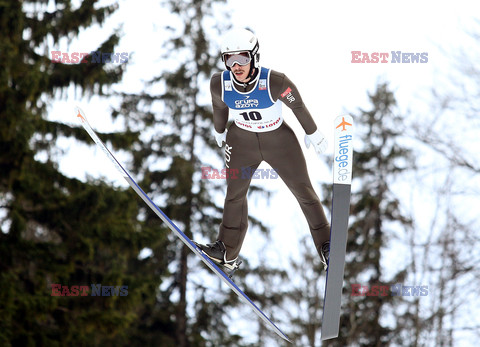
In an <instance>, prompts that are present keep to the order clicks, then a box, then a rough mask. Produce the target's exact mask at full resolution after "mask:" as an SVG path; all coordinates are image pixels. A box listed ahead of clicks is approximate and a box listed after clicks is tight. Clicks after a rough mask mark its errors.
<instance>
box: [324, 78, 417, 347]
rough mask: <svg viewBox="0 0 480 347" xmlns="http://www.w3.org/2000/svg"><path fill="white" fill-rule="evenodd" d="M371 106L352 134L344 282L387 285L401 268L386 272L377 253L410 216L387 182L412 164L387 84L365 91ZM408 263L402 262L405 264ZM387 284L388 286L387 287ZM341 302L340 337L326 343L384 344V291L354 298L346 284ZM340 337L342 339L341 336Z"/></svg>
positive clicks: (390, 300)
mask: <svg viewBox="0 0 480 347" xmlns="http://www.w3.org/2000/svg"><path fill="white" fill-rule="evenodd" d="M369 99H370V102H371V104H372V109H371V110H368V111H364V110H361V111H360V114H359V115H358V116H354V118H355V120H356V122H355V123H356V130H355V134H356V137H357V138H358V140H359V141H357V145H356V148H355V153H354V167H353V172H354V180H356V183H355V184H354V187H355V185H356V186H358V187H360V188H359V190H358V191H354V192H353V194H352V205H351V219H352V223H351V226H350V230H349V234H348V235H349V236H348V241H347V250H348V254H347V266H346V268H345V280H346V283H347V285H350V286H351V285H352V284H360V285H364V286H365V285H366V286H368V287H369V288H372V286H375V285H380V286H381V285H385V284H386V283H397V282H403V280H404V278H405V271H403V270H402V271H399V272H398V273H396V274H391V273H387V272H386V271H385V269H383V268H382V265H381V257H382V254H383V252H384V251H385V249H386V247H387V243H388V241H389V240H390V239H391V235H392V233H393V232H394V230H395V228H394V227H393V225H396V226H397V227H398V228H403V229H407V228H408V227H409V226H410V225H411V220H410V219H409V218H408V217H406V216H404V215H403V214H402V211H401V208H400V207H401V206H400V201H399V198H398V197H397V196H395V194H394V191H393V189H392V186H393V184H394V181H395V179H396V178H397V177H398V176H399V175H401V174H402V173H403V172H405V171H406V170H408V169H411V167H412V165H413V164H412V160H413V159H412V154H411V151H410V150H409V149H408V148H405V147H402V146H401V145H400V144H401V138H402V134H403V132H402V128H403V117H402V116H401V115H400V114H399V113H398V109H397V108H396V100H395V97H394V95H393V93H392V92H391V91H390V90H389V88H388V85H387V84H386V83H384V84H380V85H378V86H377V89H376V91H375V93H374V94H371V95H369ZM407 266H408V264H405V268H406V267H407ZM387 286H388V285H387ZM345 294H346V296H347V297H344V299H343V300H344V301H343V302H345V303H346V305H345V308H344V311H343V314H342V317H341V326H340V338H339V339H336V340H335V341H332V342H331V343H328V344H326V345H328V346H330V345H331V346H348V345H359V346H387V345H389V343H390V342H391V338H392V328H391V326H390V325H387V324H385V323H384V322H383V321H382V319H384V317H385V316H386V312H387V311H388V310H389V309H390V308H391V307H392V306H393V305H395V303H396V302H395V300H394V297H392V296H391V293H390V292H388V293H386V295H385V293H382V292H381V291H380V292H379V293H377V295H372V296H367V295H362V296H353V295H352V294H353V292H352V288H351V287H350V288H346V293H345ZM342 337H343V338H342Z"/></svg>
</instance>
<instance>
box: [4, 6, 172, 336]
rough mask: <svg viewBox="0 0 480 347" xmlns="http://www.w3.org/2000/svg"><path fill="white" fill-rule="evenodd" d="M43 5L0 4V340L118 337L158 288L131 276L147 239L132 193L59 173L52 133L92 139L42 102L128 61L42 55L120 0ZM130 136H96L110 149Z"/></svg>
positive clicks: (110, 44)
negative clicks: (104, 293)
mask: <svg viewBox="0 0 480 347" xmlns="http://www.w3.org/2000/svg"><path fill="white" fill-rule="evenodd" d="M49 8H50V7H48V6H47V3H46V2H45V1H3V2H1V3H0V100H1V102H0V218H1V220H0V227H1V233H0V273H1V276H0V287H1V288H2V290H1V291H0V345H2V346H9V345H12V346H32V345H37V344H38V345H46V346H64V345H71V344H75V345H79V346H83V345H85V346H87V345H88V346H92V345H101V344H105V343H109V344H110V343H111V344H114V343H115V341H122V338H124V337H125V331H126V328H127V327H128V326H129V325H130V324H132V322H134V321H135V320H136V315H137V314H139V313H138V312H137V311H136V307H137V304H138V302H140V301H141V300H143V297H142V296H144V295H146V293H148V291H153V292H154V291H155V287H157V286H158V280H157V282H156V283H155V284H154V283H153V282H152V280H151V278H150V277H149V278H141V277H139V276H137V275H136V273H135V268H136V267H138V266H139V265H141V261H139V260H137V256H138V253H139V251H140V250H141V249H142V248H143V247H144V244H145V243H146V242H150V241H151V240H152V239H154V237H153V236H152V235H151V234H139V233H138V232H137V230H138V229H139V228H140V221H139V219H138V215H139V211H138V205H137V203H136V202H135V200H134V198H133V196H134V193H133V192H130V191H127V192H125V191H122V190H116V189H113V188H112V187H110V186H108V185H106V184H104V183H101V182H96V181H92V180H90V181H88V182H81V181H79V180H77V179H74V178H71V177H67V176H65V175H64V174H63V173H62V172H60V171H59V169H58V163H57V162H56V157H55V154H54V153H55V149H56V146H57V145H56V142H57V139H59V138H61V137H63V138H76V139H78V140H80V141H88V143H90V144H91V141H90V140H89V139H88V138H87V136H86V134H85V133H84V131H83V130H82V129H79V128H75V127H70V126H68V125H66V124H64V123H60V122H54V121H50V120H48V119H47V117H46V110H47V106H48V105H49V103H50V102H51V100H52V98H53V97H54V96H56V95H58V94H57V92H62V91H64V90H66V88H67V87H69V86H71V85H74V86H76V87H77V88H78V89H79V90H81V91H82V92H83V93H89V94H95V93H100V94H102V93H104V87H105V86H109V85H111V84H113V83H116V82H118V81H120V79H121V77H122V73H123V69H124V67H123V66H122V65H116V66H113V67H109V68H108V69H107V68H106V66H105V64H104V63H94V62H93V61H92V60H91V57H87V58H86V61H87V63H79V64H61V63H53V62H52V60H51V57H50V56H49V54H48V53H45V52H50V50H51V49H52V45H56V44H57V43H59V42H60V41H62V40H71V39H73V38H75V37H76V36H77V35H78V34H79V32H80V30H82V29H86V28H88V27H89V26H91V25H92V24H93V23H99V24H101V23H102V22H104V20H105V19H106V18H107V17H108V16H109V15H110V14H112V13H113V12H114V11H115V9H116V6H106V7H99V6H98V5H97V3H96V1H93V0H90V1H83V2H81V5H80V7H78V8H75V7H74V6H73V4H72V2H71V1H61V2H57V3H56V5H55V9H54V10H53V11H50V10H49ZM118 41H119V36H118V35H117V34H116V33H114V34H112V35H111V36H110V37H109V38H108V39H107V40H106V41H105V42H103V43H102V44H101V45H100V46H99V47H92V48H94V49H92V51H101V52H113V51H114V47H115V45H116V44H117V43H118ZM72 113H73V111H72ZM72 117H73V115H72ZM137 137H138V134H135V133H131V132H130V133H125V134H122V135H121V136H119V135H116V134H104V135H103V138H104V140H108V141H109V143H110V144H112V145H113V146H115V147H116V148H128V146H130V145H131V144H132V143H133V142H134V141H135V139H136V138H137ZM82 159H83V158H82ZM86 160H88V158H87V159H86ZM55 284H60V285H62V286H67V287H68V288H69V290H68V292H67V291H66V290H65V289H62V290H61V292H62V293H65V294H67V293H70V291H71V290H72V286H81V285H86V286H89V287H90V289H89V290H88V293H87V296H78V297H77V296H52V293H53V286H54V285H55ZM98 284H101V285H107V286H108V285H111V286H121V285H126V286H128V295H127V296H125V297H123V296H112V297H92V296H91V295H90V294H91V292H92V285H98ZM64 290H65V291H64ZM164 320H166V321H168V320H169V317H165V318H164ZM167 334H168V332H167Z"/></svg>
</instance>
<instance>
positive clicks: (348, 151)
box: [334, 117, 353, 184]
mask: <svg viewBox="0 0 480 347" xmlns="http://www.w3.org/2000/svg"><path fill="white" fill-rule="evenodd" d="M347 119H349V117H347ZM335 130H336V132H335V137H336V146H335V151H336V153H335V156H334V183H340V184H342V183H344V184H350V182H351V177H352V176H351V172H352V154H353V153H352V151H353V149H352V147H353V146H352V143H351V141H352V139H353V135H352V134H351V132H352V123H351V122H350V123H349V122H347V121H346V120H345V117H342V122H340V123H339V124H338V125H337V126H336V128H335Z"/></svg>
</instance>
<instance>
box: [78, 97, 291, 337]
mask: <svg viewBox="0 0 480 347" xmlns="http://www.w3.org/2000/svg"><path fill="white" fill-rule="evenodd" d="M75 112H76V116H77V117H78V118H79V119H80V121H81V122H82V126H83V128H84V129H85V130H86V131H87V133H88V134H89V135H90V137H91V138H92V139H93V141H95V143H96V144H97V145H98V146H99V147H100V149H101V150H102V151H103V152H104V153H105V155H106V156H107V157H108V159H110V161H111V162H112V163H113V164H114V166H115V168H116V169H117V170H118V171H119V172H120V174H121V175H122V176H123V177H124V178H125V180H126V181H127V182H128V184H129V185H130V186H131V187H132V188H133V190H135V192H136V193H137V194H138V195H139V196H140V197H141V198H142V199H143V201H144V202H145V203H146V204H147V205H148V207H150V208H151V209H152V211H153V212H155V214H156V215H157V216H158V217H160V219H161V220H162V221H163V222H164V223H165V224H166V225H167V226H168V227H169V228H170V230H171V231H172V232H173V233H174V234H175V235H176V236H177V237H178V238H179V239H180V240H181V241H182V242H183V243H184V244H185V245H187V246H188V247H189V248H190V250H191V251H192V252H193V253H195V254H196V255H197V256H198V257H199V258H200V259H201V260H202V261H203V262H204V263H205V265H207V266H208V267H209V268H210V269H211V270H212V271H213V272H214V273H215V274H216V275H217V276H218V277H220V279H221V280H222V281H223V282H224V283H226V284H227V285H228V286H229V287H230V289H232V290H233V292H234V293H235V294H237V295H238V297H239V298H240V299H242V300H243V302H245V303H246V304H247V305H248V306H250V307H251V308H252V310H253V311H254V312H255V313H256V314H257V315H258V316H259V317H260V318H261V319H262V320H263V321H264V322H265V323H266V325H267V326H268V327H269V328H270V329H272V330H273V331H274V332H275V333H276V334H277V335H278V336H280V337H281V338H282V339H284V340H286V341H288V342H290V343H291V342H292V341H291V340H290V339H289V338H288V336H287V335H285V334H284V333H283V332H282V331H281V330H280V329H279V328H278V327H277V326H276V325H275V323H273V322H272V321H271V320H270V318H268V317H267V316H266V315H265V313H263V311H262V310H260V309H259V308H258V307H257V305H255V303H254V302H253V301H252V300H251V299H250V298H249V297H248V296H247V295H246V294H245V293H244V292H243V291H242V290H241V289H240V288H238V286H237V285H236V284H235V283H234V282H233V281H232V280H231V279H230V278H229V277H228V276H227V275H226V274H225V273H224V272H223V271H222V270H220V269H219V268H218V267H217V265H216V264H214V263H213V261H212V260H210V258H208V257H207V256H206V255H205V254H204V253H203V252H202V251H201V250H200V248H198V247H197V246H196V245H195V243H194V242H193V241H192V240H190V238H189V237H187V236H186V235H185V234H184V233H183V232H182V231H181V230H180V229H179V228H178V227H177V226H176V225H175V223H173V222H172V220H170V218H168V217H167V215H166V214H165V213H164V212H163V211H162V210H161V209H160V208H159V207H158V206H157V205H156V204H155V203H154V202H153V201H152V200H151V199H150V198H149V197H148V195H147V194H146V193H145V192H144V191H143V190H142V188H140V186H139V185H138V184H137V182H135V180H134V179H133V178H132V176H131V175H130V173H129V172H128V171H127V170H126V169H125V168H124V167H123V166H122V165H121V164H120V162H119V161H118V160H117V159H116V158H115V156H114V155H113V154H112V152H110V151H109V150H108V148H107V147H106V146H105V144H104V143H103V142H102V141H101V140H100V138H99V137H98V135H97V134H96V133H95V131H94V130H93V129H92V127H91V126H90V124H89V123H88V121H87V117H86V116H85V113H84V112H83V111H82V110H81V109H80V108H78V107H76V108H75Z"/></svg>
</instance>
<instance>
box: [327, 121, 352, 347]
mask: <svg viewBox="0 0 480 347" xmlns="http://www.w3.org/2000/svg"><path fill="white" fill-rule="evenodd" d="M334 124H335V130H334V131H335V133H334V135H335V137H334V160H333V163H334V164H333V201H332V221H331V228H330V259H329V262H328V268H327V279H326V283H325V296H324V299H323V318H322V340H327V339H332V338H335V337H338V331H339V327H340V310H341V301H342V288H343V274H344V270H345V255H346V247H347V234H348V215H349V210H350V191H351V183H352V159H353V143H352V142H353V118H352V117H351V116H350V115H345V116H339V117H337V118H335V122H334Z"/></svg>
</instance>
